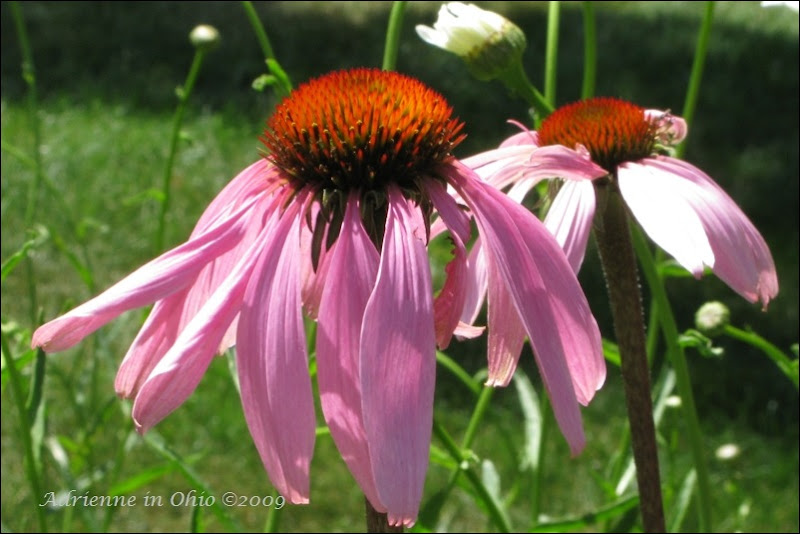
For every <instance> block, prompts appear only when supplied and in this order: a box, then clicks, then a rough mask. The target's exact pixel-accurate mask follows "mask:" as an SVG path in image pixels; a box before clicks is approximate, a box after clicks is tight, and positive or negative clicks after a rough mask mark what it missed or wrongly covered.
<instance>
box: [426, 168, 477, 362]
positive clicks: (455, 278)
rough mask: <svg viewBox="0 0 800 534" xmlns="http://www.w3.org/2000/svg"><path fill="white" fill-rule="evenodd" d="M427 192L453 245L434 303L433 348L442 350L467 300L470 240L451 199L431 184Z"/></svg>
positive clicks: (462, 217)
mask: <svg viewBox="0 0 800 534" xmlns="http://www.w3.org/2000/svg"><path fill="white" fill-rule="evenodd" d="M427 191H428V194H429V195H430V197H431V201H432V202H433V205H434V207H435V208H436V210H437V211H438V212H439V216H440V217H441V220H443V221H444V224H445V225H446V226H447V228H448V229H450V236H451V239H452V240H453V245H454V250H453V254H454V257H453V260H452V261H451V262H450V263H448V264H447V267H446V268H445V271H446V273H447V278H446V280H445V283H444V286H443V287H442V290H441V291H440V292H439V295H438V296H437V297H436V299H435V300H434V302H433V316H434V324H435V329H436V344H437V345H438V346H439V348H440V349H442V350H444V349H446V348H447V346H448V345H449V344H450V339H451V338H452V337H453V332H454V331H455V329H456V328H457V327H458V323H459V319H460V318H461V312H462V310H463V309H464V301H465V299H466V296H467V287H466V284H467V250H466V248H465V247H464V242H465V241H467V240H468V239H469V235H470V227H469V218H468V217H467V216H466V214H465V213H464V212H463V211H461V209H459V207H458V205H457V204H456V202H455V200H454V199H453V197H451V196H450V195H448V194H447V190H446V189H445V188H444V186H442V185H441V184H440V183H439V182H431V183H430V184H428V187H427Z"/></svg>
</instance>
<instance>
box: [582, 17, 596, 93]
mask: <svg viewBox="0 0 800 534" xmlns="http://www.w3.org/2000/svg"><path fill="white" fill-rule="evenodd" d="M581 6H582V7H583V85H582V86H581V98H583V99H586V98H591V97H593V96H594V87H595V80H596V78H597V32H596V28H595V20H594V5H593V3H592V2H581Z"/></svg>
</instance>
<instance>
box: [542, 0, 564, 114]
mask: <svg viewBox="0 0 800 534" xmlns="http://www.w3.org/2000/svg"><path fill="white" fill-rule="evenodd" d="M548 6H549V7H548V10H547V45H546V48H545V63H544V99H545V100H546V101H547V103H548V104H550V106H555V104H556V78H557V76H556V75H557V70H558V22H559V18H560V14H561V3H560V2H558V1H555V0H554V1H551V2H549V3H548Z"/></svg>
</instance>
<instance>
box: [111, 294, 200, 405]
mask: <svg viewBox="0 0 800 534" xmlns="http://www.w3.org/2000/svg"><path fill="white" fill-rule="evenodd" d="M186 294H187V290H186V289H184V290H182V291H179V292H178V293H175V294H173V295H170V296H169V297H167V298H165V299H163V300H159V301H158V302H156V304H155V306H153V309H152V311H151V312H150V315H149V316H148V317H147V320H146V321H145V322H144V325H143V326H142V328H141V330H139V333H138V334H136V339H134V340H133V344H131V346H130V348H129V349H128V352H127V354H126V355H125V358H124V359H123V360H122V364H121V365H120V367H119V370H118V371H117V377H116V379H115V380H114V390H115V391H116V392H117V395H119V396H121V397H123V398H126V399H130V398H133V397H134V396H136V393H138V392H139V389H140V388H141V386H142V384H144V382H145V380H147V377H148V376H150V373H151V372H152V371H153V369H154V368H155V366H156V365H157V364H158V362H159V361H161V359H162V358H163V357H164V355H165V354H166V353H167V351H168V350H169V349H170V347H172V345H173V344H174V343H175V340H176V339H177V338H178V334H179V333H180V331H181V330H182V329H183V328H182V327H183V326H185V325H182V324H181V309H182V308H183V304H184V301H185V300H186Z"/></svg>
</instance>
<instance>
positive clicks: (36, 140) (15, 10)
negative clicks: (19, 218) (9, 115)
mask: <svg viewBox="0 0 800 534" xmlns="http://www.w3.org/2000/svg"><path fill="white" fill-rule="evenodd" d="M8 7H9V8H10V9H11V16H12V18H13V19H14V26H15V27H16V29H17V39H18V42H19V47H20V50H21V52H22V79H23V80H24V81H25V85H27V86H28V95H27V97H28V115H29V118H30V121H31V129H32V130H33V162H34V170H35V179H34V181H33V182H31V184H30V185H29V186H28V197H27V199H26V202H25V218H24V221H25V228H28V227H30V225H31V224H32V223H33V219H34V216H35V214H36V204H37V199H38V196H39V189H40V188H41V184H42V180H43V170H42V152H41V146H42V127H41V124H40V122H39V93H38V90H37V88H36V67H35V65H34V63H33V53H32V52H31V45H30V40H29V39H28V31H27V29H26V28H25V21H24V19H23V18H22V9H21V8H20V5H19V2H9V4H8Z"/></svg>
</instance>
